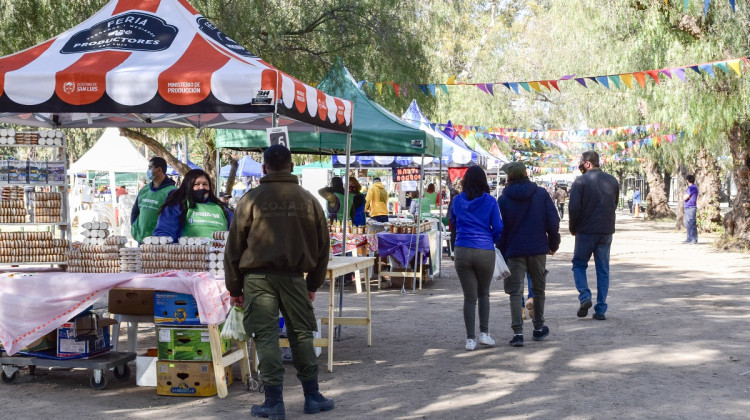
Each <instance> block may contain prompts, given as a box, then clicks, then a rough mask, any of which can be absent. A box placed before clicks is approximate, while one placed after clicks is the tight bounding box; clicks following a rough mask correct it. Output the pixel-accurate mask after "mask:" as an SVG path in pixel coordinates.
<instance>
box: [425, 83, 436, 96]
mask: <svg viewBox="0 0 750 420" xmlns="http://www.w3.org/2000/svg"><path fill="white" fill-rule="evenodd" d="M427 89H429V90H430V95H432V97H433V98H434V97H435V85H434V84H432V83H430V84H429V85H427Z"/></svg>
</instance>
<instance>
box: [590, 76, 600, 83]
mask: <svg viewBox="0 0 750 420" xmlns="http://www.w3.org/2000/svg"><path fill="white" fill-rule="evenodd" d="M589 80H591V81H592V82H594V83H597V84H598V83H599V82H598V81H597V80H596V77H589Z"/></svg>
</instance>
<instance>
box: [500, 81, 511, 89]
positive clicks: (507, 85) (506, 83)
mask: <svg viewBox="0 0 750 420" xmlns="http://www.w3.org/2000/svg"><path fill="white" fill-rule="evenodd" d="M502 85H503V86H505V87H507V88H508V90H511V89H510V83H508V82H505V83H502Z"/></svg>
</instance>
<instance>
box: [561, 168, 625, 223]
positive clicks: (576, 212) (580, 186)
mask: <svg viewBox="0 0 750 420" xmlns="http://www.w3.org/2000/svg"><path fill="white" fill-rule="evenodd" d="M619 196H620V185H619V184H618V183H617V179H615V177H613V176H612V175H610V174H607V173H604V172H602V170H601V169H600V168H592V169H590V170H588V171H587V172H586V173H585V174H583V175H582V176H579V177H578V178H577V179H576V180H575V182H574V183H573V186H572V187H571V188H570V202H569V204H568V213H569V214H570V219H569V222H568V228H569V229H570V233H571V234H573V235H575V234H576V233H598V234H603V235H611V234H613V233H615V210H616V209H617V199H618V197H619Z"/></svg>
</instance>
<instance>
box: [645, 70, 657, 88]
mask: <svg viewBox="0 0 750 420" xmlns="http://www.w3.org/2000/svg"><path fill="white" fill-rule="evenodd" d="M646 74H648V75H649V76H651V78H652V79H654V82H656V84H657V85H658V84H659V71H658V70H649V71H647V72H646Z"/></svg>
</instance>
